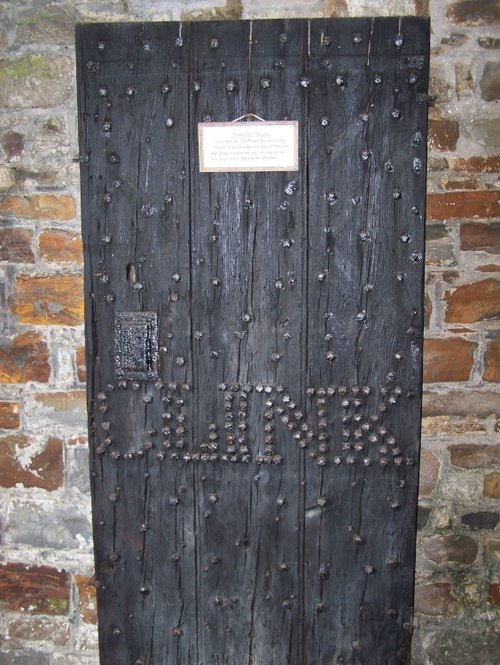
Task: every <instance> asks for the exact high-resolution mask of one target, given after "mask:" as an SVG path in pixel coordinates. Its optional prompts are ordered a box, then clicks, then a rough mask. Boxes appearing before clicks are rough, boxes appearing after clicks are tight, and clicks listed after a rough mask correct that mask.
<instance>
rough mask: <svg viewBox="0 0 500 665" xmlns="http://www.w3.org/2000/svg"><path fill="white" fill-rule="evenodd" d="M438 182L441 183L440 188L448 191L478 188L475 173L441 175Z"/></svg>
mask: <svg viewBox="0 0 500 665" xmlns="http://www.w3.org/2000/svg"><path fill="white" fill-rule="evenodd" d="M439 184H440V185H441V189H443V190H445V191H448V192H455V191H466V190H469V189H479V181H478V179H477V177H476V176H475V175H474V176H471V175H453V176H451V177H450V176H443V177H442V178H441V179H440V181H439Z"/></svg>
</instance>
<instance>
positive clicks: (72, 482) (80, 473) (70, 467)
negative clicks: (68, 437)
mask: <svg viewBox="0 0 500 665" xmlns="http://www.w3.org/2000/svg"><path fill="white" fill-rule="evenodd" d="M65 459H66V465H65V472H66V482H67V484H68V487H71V489H77V490H79V491H80V492H82V494H85V495H87V496H88V495H89V494H90V471H89V451H88V449H87V447H85V448H84V447H82V446H69V447H68V448H67V450H66V458H65Z"/></svg>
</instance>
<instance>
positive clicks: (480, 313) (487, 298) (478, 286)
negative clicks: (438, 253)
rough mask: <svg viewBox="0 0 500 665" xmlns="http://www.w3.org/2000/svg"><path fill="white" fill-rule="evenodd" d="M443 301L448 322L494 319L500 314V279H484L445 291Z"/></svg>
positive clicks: (473, 321)
mask: <svg viewBox="0 0 500 665" xmlns="http://www.w3.org/2000/svg"><path fill="white" fill-rule="evenodd" d="M445 301H446V314H445V321H447V322H448V323H475V322H477V321H484V320H488V319H495V318H497V317H498V316H499V315H500V281H499V280H496V279H484V280H483V281H481V282H474V283H473V284H465V285H464V286H458V287H457V288H455V289H452V290H451V291H446V292H445Z"/></svg>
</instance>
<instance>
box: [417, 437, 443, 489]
mask: <svg viewBox="0 0 500 665" xmlns="http://www.w3.org/2000/svg"><path fill="white" fill-rule="evenodd" d="M439 469H440V464H439V460H438V458H437V457H436V455H434V453H431V451H430V450H425V449H422V452H421V453H420V481H419V488H418V493H419V495H420V496H427V495H428V494H431V492H432V491H433V490H434V488H435V487H436V483H437V479H438V477H439Z"/></svg>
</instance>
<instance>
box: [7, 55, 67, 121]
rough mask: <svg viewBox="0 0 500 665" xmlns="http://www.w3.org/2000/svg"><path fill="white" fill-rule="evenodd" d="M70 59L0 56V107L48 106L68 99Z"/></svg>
mask: <svg viewBox="0 0 500 665" xmlns="http://www.w3.org/2000/svg"><path fill="white" fill-rule="evenodd" d="M72 86H73V62H72V61H71V59H70V58H68V57H66V56H55V55H39V54H30V55H24V56H22V57H20V58H16V59H10V58H9V59H7V58H1V59H0V107H3V108H6V109H13V108H37V107H38V108H51V107H53V106H58V105H59V104H63V103H64V102H67V101H68V100H69V99H70V96H71V94H72Z"/></svg>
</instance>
